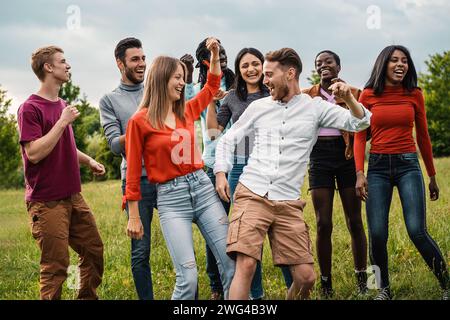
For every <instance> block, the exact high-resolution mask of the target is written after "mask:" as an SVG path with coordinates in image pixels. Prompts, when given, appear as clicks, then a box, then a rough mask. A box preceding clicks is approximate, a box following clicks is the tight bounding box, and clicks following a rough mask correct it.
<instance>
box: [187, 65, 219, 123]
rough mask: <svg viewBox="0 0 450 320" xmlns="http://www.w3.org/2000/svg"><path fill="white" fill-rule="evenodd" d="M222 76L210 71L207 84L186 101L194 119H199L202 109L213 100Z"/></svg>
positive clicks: (189, 112) (188, 111) (188, 110)
mask: <svg viewBox="0 0 450 320" xmlns="http://www.w3.org/2000/svg"><path fill="white" fill-rule="evenodd" d="M220 78H221V76H217V75H214V74H212V73H209V72H208V78H207V81H206V84H205V86H204V87H203V88H202V90H200V92H199V93H198V94H197V95H196V96H195V97H194V98H192V99H191V100H189V101H187V102H186V113H188V114H189V115H190V116H191V117H192V119H194V120H196V119H198V118H199V117H200V114H201V113H202V111H203V110H205V109H206V107H208V104H209V103H210V102H211V101H212V99H213V97H214V95H215V94H216V93H217V91H218V90H219V88H220Z"/></svg>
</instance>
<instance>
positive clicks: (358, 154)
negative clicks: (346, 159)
mask: <svg viewBox="0 0 450 320" xmlns="http://www.w3.org/2000/svg"><path fill="white" fill-rule="evenodd" d="M358 101H359V102H360V103H362V105H363V106H364V107H366V108H367V109H369V110H370V106H369V104H368V103H367V91H366V90H364V91H363V92H362V93H361V95H360V96H359V99H358ZM369 128H370V127H369ZM366 137H367V129H366V130H363V131H360V132H356V133H355V136H354V141H353V154H354V158H355V166H356V172H358V171H362V172H364V158H365V155H366Z"/></svg>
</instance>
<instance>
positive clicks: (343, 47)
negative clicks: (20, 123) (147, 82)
mask: <svg viewBox="0 0 450 320" xmlns="http://www.w3.org/2000/svg"><path fill="white" fill-rule="evenodd" d="M449 17H450V1H447V0H380V1H377V0H373V1H364V0H348V1H344V0H313V1H311V0H308V1H303V0H291V1H288V0H221V1H207V0H192V1H181V0H165V1H152V0H136V1H133V0H130V1H119V0H108V1H106V0H105V1H100V0H98V1H93V0H91V1H81V0H71V1H65V0H58V1H56V0H42V1H38V0H37V1H26V0H14V1H8V2H6V1H2V5H1V10H0V43H1V50H0V85H1V86H2V88H3V89H6V90H8V96H9V97H10V98H13V110H12V111H13V112H14V111H15V110H16V109H17V107H18V106H19V105H20V104H21V103H22V102H23V101H24V100H25V99H26V98H27V97H28V96H29V95H30V94H31V93H34V92H35V91H36V90H37V89H38V87H39V82H38V80H37V78H36V77H35V76H34V74H33V73H32V71H31V67H30V56H31V53H32V52H33V51H34V50H35V49H36V48H38V47H41V46H44V45H50V44H54V45H58V46H61V47H62V48H63V49H64V50H65V56H66V58H67V59H68V61H69V63H70V64H71V65H72V79H73V82H74V83H75V84H76V85H78V86H80V87H81V91H82V92H83V93H85V94H86V95H87V97H88V100H89V101H90V102H91V103H92V104H93V105H95V106H97V105H98V101H99V99H100V98H101V96H102V95H103V94H104V93H106V92H109V91H111V90H112V89H114V88H115V87H116V86H117V85H118V83H119V76H120V75H119V72H118V70H117V67H116V65H115V60H114V55H113V51H114V47H115V45H116V43H117V42H118V41H119V40H120V39H122V38H124V37H128V36H134V37H137V38H140V39H141V40H142V42H143V45H144V50H145V52H146V54H147V57H148V61H151V60H152V59H153V58H154V57H155V56H157V55H161V54H166V55H171V56H175V57H180V56H181V55H183V54H184V53H191V54H193V55H194V52H195V48H196V47H197V44H198V43H199V42H200V41H201V40H203V39H204V38H205V37H207V36H209V35H213V36H216V37H217V38H219V39H220V40H221V42H222V44H223V46H224V47H225V49H226V50H227V54H228V59H229V66H230V67H231V68H233V65H234V58H235V56H236V54H237V52H238V51H239V50H240V49H241V48H243V47H249V46H252V47H255V48H257V49H259V50H261V51H262V52H263V53H266V52H267V51H270V50H275V49H279V48H281V47H291V48H294V49H295V50H297V52H298V53H299V54H300V57H301V58H302V61H303V65H304V71H303V74H302V75H301V82H300V86H301V87H307V86H308V82H307V80H306V78H307V77H308V76H309V75H310V72H311V70H312V69H313V67H314V57H315V54H316V53H317V52H319V51H320V50H323V49H331V50H333V51H335V52H336V53H338V54H339V55H340V57H341V61H342V71H341V74H340V77H341V78H342V79H344V80H346V81H347V82H349V83H351V84H353V85H355V86H358V87H362V86H363V85H364V83H365V82H366V80H367V79H368V77H369V74H370V71H371V68H372V66H373V63H374V61H375V58H376V56H377V55H378V53H379V52H380V51H381V49H383V48H384V47H385V46H387V45H390V44H402V45H405V46H406V47H408V48H409V49H410V50H411V53H412V57H413V59H414V62H415V64H416V66H417V69H418V71H419V72H425V71H426V66H425V64H424V61H425V60H426V59H427V58H428V56H429V55H430V54H434V53H442V52H443V51H444V50H449V49H450V40H449V39H450V23H449Z"/></svg>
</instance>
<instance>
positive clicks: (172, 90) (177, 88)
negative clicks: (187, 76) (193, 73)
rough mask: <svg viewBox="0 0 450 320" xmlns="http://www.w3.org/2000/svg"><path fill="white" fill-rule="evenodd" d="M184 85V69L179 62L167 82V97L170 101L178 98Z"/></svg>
mask: <svg viewBox="0 0 450 320" xmlns="http://www.w3.org/2000/svg"><path fill="white" fill-rule="evenodd" d="M184 85H185V81H184V69H183V67H182V66H181V64H178V67H177V70H176V71H175V72H174V73H173V74H172V76H171V77H170V79H169V83H168V84H167V88H168V98H169V101H170V102H175V101H178V100H180V98H181V94H182V93H183V88H184Z"/></svg>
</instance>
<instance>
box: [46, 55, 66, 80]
mask: <svg viewBox="0 0 450 320" xmlns="http://www.w3.org/2000/svg"><path fill="white" fill-rule="evenodd" d="M70 68H71V67H70V65H69V63H68V62H67V60H66V58H65V57H64V54H63V53H61V52H56V53H55V54H54V55H53V57H52V62H51V63H48V64H47V70H49V71H50V72H51V74H52V76H53V78H55V79H56V80H59V81H60V82H61V83H64V82H67V81H69V80H70V71H69V70H70Z"/></svg>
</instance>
